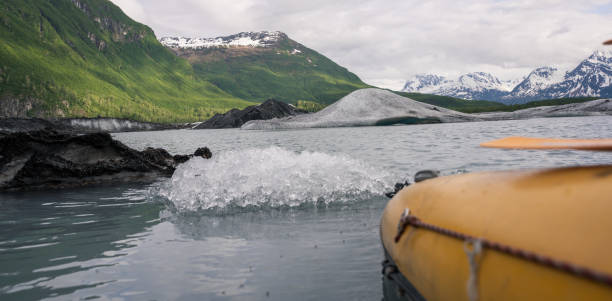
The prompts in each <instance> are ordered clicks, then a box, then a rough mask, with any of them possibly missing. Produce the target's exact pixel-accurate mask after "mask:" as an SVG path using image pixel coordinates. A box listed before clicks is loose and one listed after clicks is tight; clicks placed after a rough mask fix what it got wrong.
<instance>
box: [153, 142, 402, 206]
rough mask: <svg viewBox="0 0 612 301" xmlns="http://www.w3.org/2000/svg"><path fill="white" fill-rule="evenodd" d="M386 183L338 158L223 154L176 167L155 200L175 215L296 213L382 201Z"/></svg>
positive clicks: (279, 151) (272, 150) (273, 150)
mask: <svg viewBox="0 0 612 301" xmlns="http://www.w3.org/2000/svg"><path fill="white" fill-rule="evenodd" d="M391 180H392V177H391V175H389V174H388V173H386V172H384V171H381V170H378V169H376V168H374V167H372V166H369V165H368V164H366V163H364V162H362V161H359V160H355V159H352V158H350V157H348V156H344V155H329V154H325V153H320V152H308V151H304V152H301V153H296V152H292V151H289V150H286V149H283V148H279V147H269V148H265V149H248V150H235V151H227V152H223V153H220V154H218V155H217V156H214V157H213V158H212V159H210V160H206V159H201V158H193V159H191V160H189V161H188V162H186V163H184V164H182V165H181V166H179V167H178V168H177V170H176V172H175V173H174V175H173V177H172V178H171V179H170V180H168V182H166V183H165V184H163V185H162V187H161V188H160V191H159V194H160V195H161V196H162V197H164V198H166V199H167V200H169V201H171V202H172V203H173V204H174V206H175V207H176V208H177V209H179V210H184V211H195V210H206V209H224V208H233V207H240V208H246V207H264V206H265V207H283V206H288V207H296V206H302V205H309V204H310V205H316V204H319V203H324V204H330V203H336V202H339V203H344V202H352V201H355V200H359V199H366V198H371V197H372V196H373V195H382V194H383V193H384V192H385V191H386V190H388V189H389V183H390V182H392V181H391Z"/></svg>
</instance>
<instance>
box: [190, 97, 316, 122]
mask: <svg viewBox="0 0 612 301" xmlns="http://www.w3.org/2000/svg"><path fill="white" fill-rule="evenodd" d="M304 113H306V112H305V111H302V110H298V109H296V108H295V107H293V106H291V105H288V104H286V103H284V102H280V101H278V100H274V99H268V100H266V101H265V102H264V103H262V104H259V105H256V106H250V107H247V108H246V109H244V110H238V109H232V110H230V111H228V112H227V113H225V114H217V115H215V116H213V117H212V118H210V119H208V120H206V121H204V122H202V123H201V124H199V125H197V126H196V127H194V129H224V128H239V127H241V126H242V125H243V124H245V123H246V122H247V121H250V120H268V119H272V118H282V117H286V116H294V115H299V114H304Z"/></svg>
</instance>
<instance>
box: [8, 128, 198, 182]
mask: <svg viewBox="0 0 612 301" xmlns="http://www.w3.org/2000/svg"><path fill="white" fill-rule="evenodd" d="M209 152H210V150H209ZM175 157H178V159H179V160H176V159H175ZM189 157H190V156H174V157H173V156H171V155H170V154H169V153H168V152H167V151H166V150H164V149H159V148H157V149H154V148H148V149H146V150H144V151H142V152H139V151H136V150H134V149H131V148H129V147H127V146H125V145H124V144H123V143H121V142H119V141H116V140H113V139H112V137H111V136H110V134H108V133H91V134H82V135H79V134H75V133H72V132H57V131H53V130H38V131H31V132H17V133H10V134H5V135H4V136H0V191H11V190H33V189H49V188H64V187H76V186H85V185H92V184H103V183H111V182H134V181H137V182H142V181H152V180H154V179H157V178H159V177H169V176H171V175H172V174H173V173H174V170H175V168H176V166H177V165H178V164H179V163H182V162H185V161H187V160H188V159H189Z"/></svg>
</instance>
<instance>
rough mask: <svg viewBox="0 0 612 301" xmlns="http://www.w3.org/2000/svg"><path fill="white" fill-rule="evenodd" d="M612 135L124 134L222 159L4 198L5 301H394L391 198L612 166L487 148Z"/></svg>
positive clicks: (598, 124)
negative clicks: (466, 180)
mask: <svg viewBox="0 0 612 301" xmlns="http://www.w3.org/2000/svg"><path fill="white" fill-rule="evenodd" d="M610 133H612V117H582V118H554V119H553V118H550V119H533V120H523V121H499V122H476V123H461V124H433V125H414V126H391V127H362V128H337V129H333V128H330V129H308V130H294V131H272V132H266V131H240V130H198V131H190V130H177V131H162V132H141V133H122V134H115V135H114V137H115V138H117V139H119V140H121V141H123V142H124V143H126V144H127V145H129V146H131V147H135V148H138V149H143V148H145V147H149V146H152V147H164V148H166V149H169V150H170V152H172V153H190V152H192V151H193V150H194V149H196V148H197V147H200V146H208V147H210V148H211V150H212V151H213V154H214V157H213V160H211V161H197V160H192V161H190V162H188V163H186V164H185V165H184V166H183V167H182V168H180V169H179V170H178V171H177V174H176V175H175V177H174V178H173V179H168V180H161V181H160V182H158V183H155V184H152V185H146V186H145V185H137V186H107V187H94V188H83V189H74V190H63V191H46V192H30V193H11V194H2V195H0V299H2V300H29V299H49V300H66V299H85V298H91V299H97V300H110V299H113V300H245V299H248V300H287V299H292V300H380V299H381V297H382V288H381V285H382V283H381V275H380V261H381V260H382V250H381V247H380V242H379V237H378V225H379V218H380V214H381V212H382V210H383V208H384V205H385V202H386V198H385V197H383V196H381V195H380V192H381V191H384V190H385V189H387V188H388V187H390V186H391V185H392V184H393V183H394V182H396V181H400V180H403V179H406V178H409V176H410V177H411V176H412V175H413V174H414V173H415V172H416V171H418V170H421V169H426V168H434V169H440V170H441V171H442V173H443V174H453V173H460V172H473V171H478V170H500V169H512V168H531V167H554V166H568V165H576V164H602V163H607V164H610V163H611V162H612V155H611V154H609V153H603V152H602V153H597V152H580V151H567V150H558V151H518V150H496V149H483V148H479V147H478V144H479V143H480V142H482V141H486V140H491V139H496V138H501V137H504V136H512V135H523V136H536V137H538V136H539V137H566V138H602V137H606V136H608V137H609V136H610ZM362 170H365V171H366V172H361V171H362ZM207 185H215V187H214V189H213V188H211V187H207ZM227 195H231V197H227V198H224V197H225V196H227ZM241 197H242V198H244V199H240V198H241ZM209 205H212V206H209ZM203 208H213V209H207V210H204V209H203ZM215 208H216V209H215Z"/></svg>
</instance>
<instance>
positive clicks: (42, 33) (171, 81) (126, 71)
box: [0, 0, 251, 122]
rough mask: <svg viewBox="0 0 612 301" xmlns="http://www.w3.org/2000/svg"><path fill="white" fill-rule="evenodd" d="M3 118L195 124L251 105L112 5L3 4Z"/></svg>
mask: <svg viewBox="0 0 612 301" xmlns="http://www.w3.org/2000/svg"><path fill="white" fill-rule="evenodd" d="M0 41H1V43H0V113H4V114H5V115H6V114H11V113H12V114H20V115H28V116H41V117H49V116H56V117H57V116H59V117H62V116H90V117H91V116H98V115H101V116H112V117H125V118H132V119H137V120H144V121H157V122H176V121H193V120H201V119H205V118H208V117H210V116H211V115H212V114H214V113H216V112H225V111H227V110H228V109H230V108H234V107H236V108H242V107H245V106H247V105H250V104H251V103H250V102H247V101H244V100H241V99H239V97H236V96H233V95H231V94H230V93H227V92H225V91H223V90H221V89H219V88H218V87H217V86H216V85H214V84H211V83H209V82H207V81H205V80H202V79H201V78H199V77H198V76H196V75H195V73H194V70H193V68H192V66H191V65H190V64H189V63H188V62H187V61H186V60H184V59H181V58H178V57H176V56H175V55H174V54H173V53H172V52H171V51H169V50H168V49H166V48H165V47H163V46H162V45H161V44H160V43H159V42H158V41H157V39H156V38H155V35H154V34H153V32H152V30H151V29H150V28H148V27H147V26H144V25H142V24H139V23H137V22H134V21H132V20H131V19H130V18H129V17H127V16H126V15H125V14H123V12H122V11H121V10H120V9H119V8H118V7H116V6H115V5H113V4H112V3H111V2H110V1H107V0H3V1H2V2H0Z"/></svg>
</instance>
